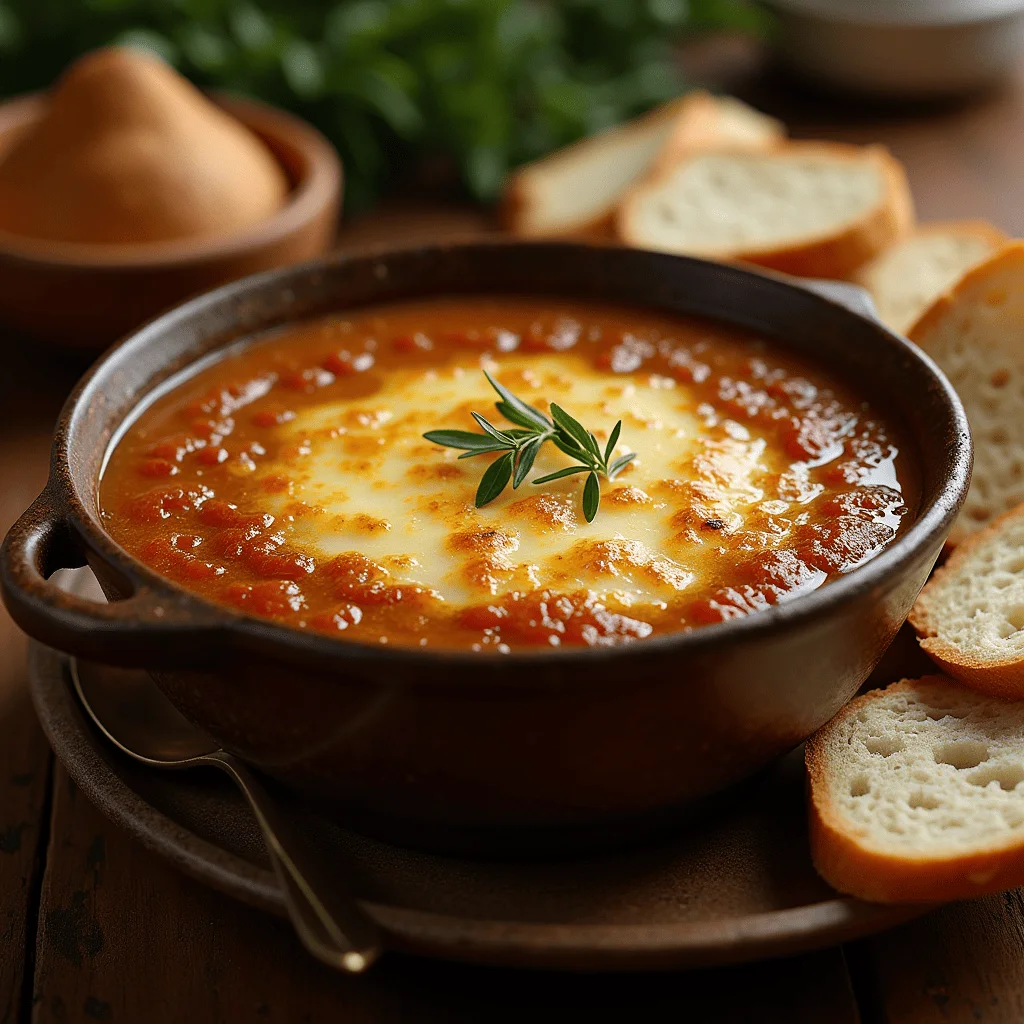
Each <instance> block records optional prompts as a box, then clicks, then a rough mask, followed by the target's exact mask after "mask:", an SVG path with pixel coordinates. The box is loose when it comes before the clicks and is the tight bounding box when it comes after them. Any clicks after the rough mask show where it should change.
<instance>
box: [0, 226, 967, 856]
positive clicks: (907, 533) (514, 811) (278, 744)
mask: <svg viewBox="0 0 1024 1024" xmlns="http://www.w3.org/2000/svg"><path fill="white" fill-rule="evenodd" d="M815 288H816V289H817V290H808V288H804V287H800V286H798V285H797V284H795V283H792V282H790V281H787V280H783V279H781V278H777V277H768V276H765V275H761V274H757V273H754V272H751V271H749V270H745V269H742V268H739V267H730V266H723V265H719V264H714V263H710V262H706V261H702V260H696V259H684V258H680V257H673V256H666V255H661V254H657V253H646V252H638V251H634V250H627V249H618V248H611V247H587V246H582V245H572V244H562V243H529V244H516V245H509V244H502V243H477V244H469V245H452V246H438V247H433V248H424V249H417V250H409V251H406V252H398V253H390V254H385V255H380V256H373V255H368V256H362V257H357V258H343V257H335V258H332V259H330V260H328V261H326V262H322V263H319V264H311V265H308V266H304V267H298V268H292V269H288V270H282V271H276V272H272V273H269V274H264V275H261V276H258V277H254V278H250V279H249V280H246V281H241V282H237V283H235V284H233V285H229V286H227V287H225V288H222V289H220V290H218V291H216V292H214V293H212V294H210V295H206V296H204V297H202V298H199V299H196V300H194V301H192V302H190V303H188V304H186V305H185V306H182V307H181V308H179V309H177V310H175V311H173V312H171V313H168V314H167V315H165V316H163V317H162V318H160V319H159V320H157V321H155V322H154V323H151V324H149V325H148V326H147V327H145V328H143V329H142V330H141V331H139V332H137V333H136V334H134V335H133V336H132V337H130V338H128V339H126V340H125V341H123V342H122V343H121V344H120V345H118V346H117V347H116V348H114V349H112V350H111V351H110V352H108V353H107V354H106V356H105V357H104V358H103V359H102V360H101V361H100V362H99V363H98V364H97V365H96V366H95V367H94V368H93V369H92V370H91V371H90V372H89V373H88V374H87V375H86V377H85V378H84V379H83V380H82V382H81V383H80V384H79V386H78V387H77V389H76V390H75V392H74V393H73V394H72V396H71V398H70V399H69V400H68V404H67V406H66V407H65V409H64V412H63V414H62V416H61V419H60V422H59V424H58V427H57V433H56V438H55V441H54V447H53V462H52V470H51V476H50V480H49V482H48V484H47V487H46V489H45V490H44V492H43V493H42V495H41V496H40V497H39V498H38V499H37V501H36V502H35V504H34V505H33V506H32V508H31V509H29V511H28V512H26V513H25V515H24V516H23V517H22V518H21V520H20V521H19V522H18V523H17V524H16V526H15V527H14V529H13V530H12V531H11V533H10V534H9V535H8V537H7V540H6V541H5V544H4V547H3V550H2V552H0V583H2V586H3V594H4V598H5V600H6V602H7V604H8V607H9V608H10V610H11V613H12V615H13V616H14V618H15V619H16V621H17V622H18V623H19V624H20V625H21V626H22V627H23V628H24V629H25V630H26V631H27V632H28V633H30V634H31V635H32V636H34V637H36V638H37V639H39V640H41V641H42V642H43V643H46V644H48V645H50V646H52V647H57V648H60V649H62V650H65V651H70V652H72V653H74V654H78V655H82V656H84V657H87V658H90V659H92V660H96V661H106V662H110V663H117V664H121V665H129V666H135V667H142V668H147V669H149V670H150V671H151V672H152V673H153V674H154V676H155V677H156V679H157V681H158V682H159V684H160V685H161V687H162V688H163V689H164V691H165V692H166V693H167V695H168V696H169V697H170V698H171V700H173V701H174V702H175V704H177V706H178V707H179V708H180V709H181V710H182V711H183V712H184V713H185V714H186V715H188V717H189V718H191V719H192V720H194V721H195V722H197V723H198V724H199V725H201V726H202V727H203V728H204V729H206V730H207V731H208V732H209V733H210V734H211V735H213V736H215V737H216V738H217V739H218V740H219V741H220V742H222V743H223V744H224V745H225V746H226V747H227V748H228V749H230V750H232V751H234V752H236V753H238V754H239V755H240V756H241V757H243V758H245V759H246V760H248V761H250V762H251V763H253V764H255V765H258V766H259V767H261V768H263V769H264V770H265V771H266V772H268V773H270V774H271V775H274V776H276V777H277V778H279V779H281V780H284V781H286V782H288V783H290V784H292V785H294V786H296V787H298V788H299V789H301V790H303V791H306V792H309V793H315V794H319V795H320V796H321V797H325V798H328V799H329V800H330V801H331V802H333V803H334V804H335V805H336V806H337V807H339V808H341V809H342V811H343V813H344V815H345V817H346V819H347V821H348V822H349V823H350V824H355V825H357V826H358V827H360V828H362V829H364V830H367V831H373V832H376V833H378V834H383V835H387V836H390V837H392V838H394V837H398V838H400V839H402V840H404V841H407V842H414V843H420V844H425V845H432V846H446V847H449V848H456V847H459V848H463V849H465V848H471V847H477V848H479V847H487V846H489V847H496V848H497V849H499V850H501V851H502V852H505V853H508V852H511V851H513V850H515V849H521V848H531V847H532V848H536V847H544V846H549V847H550V846H552V845H554V844H560V845H563V846H565V845H566V844H572V845H576V846H580V845H587V844H591V843H597V842H599V841H601V842H604V841H609V840H613V839H621V838H622V837H623V836H629V835H633V836H635V835H638V834H639V830H642V829H650V828H654V827H656V826H659V825H662V824H663V823H664V822H666V821H671V820H674V819H675V818H677V817H678V816H679V814H680V813H681V811H685V810H686V809H687V808H691V807H692V806H693V805H694V803H695V802H696V801H700V800H701V799H702V798H706V797H708V796H709V795H710V794H716V793H718V792H720V791H722V790H723V789H725V788H726V787H728V786H729V785H731V784H733V783H736V782H738V781H739V780H741V779H744V778H746V777H749V776H750V775H752V774H753V773H755V772H756V771H757V770H758V769H760V768H761V767H763V766H764V765H766V764H768V763H769V762H770V761H772V760H773V759H774V758H776V757H778V756H779V755H781V754H783V753H785V752H786V751H788V750H790V749H792V748H793V747H794V746H795V745H796V744H798V743H799V742H800V741H801V740H803V739H804V738H806V737H807V736H808V735H810V734H811V733H812V732H814V731H815V730H816V729H817V728H818V727H819V726H821V725H822V724H823V723H824V722H826V721H828V719H829V718H831V717H832V715H834V714H835V713H836V711H838V710H839V708H840V707H842V706H843V704H845V703H846V701H848V700H849V699H850V697H851V696H852V695H853V694H854V693H855V692H856V690H857V688H858V687H859V686H860V684H861V683H862V682H863V681H864V680H865V679H866V678H867V676H868V674H869V673H870V672H871V670H872V668H873V667H874V665H875V664H876V663H877V662H878V660H879V658H880V657H881V656H882V654H883V652H884V651H885V650H886V648H887V647H888V645H889V643H890V641H891V640H892V638H893V636H894V635H895V634H896V631H897V630H898V629H899V627H900V625H901V623H902V622H903V621H904V619H905V618H906V616H907V614H908V612H909V610H910V607H911V605H912V604H913V602H914V600H915V598H916V597H917V594H918V592H919V591H920V589H921V587H922V586H923V585H924V582H925V579H926V577H927V575H928V572H929V570H930V568H931V566H932V563H933V562H934V561H935V558H936V556H937V555H938V553H939V550H940V549H941V547H942V544H943V541H944V539H945V537H946V535H947V534H948V532H949V529H950V526H951V525H952V522H953V519H954V518H955V516H956V513H957V511H958V509H959V507H960V504H961V502H962V501H963V498H964V495H965V494H966V491H967V485H968V481H969V477H970V469H971V444H970V436H969V433H968V428H967V420H966V418H965V416H964V412H963V409H962V408H961V406H960V403H959V401H958V400H957V397H956V395H955V393H954V392H953V390H952V388H951V387H950V385H949V383H948V382H947V381H946V380H945V378H944V377H943V376H942V375H941V373H940V372H939V371H938V369H937V368H936V367H935V365H934V364H933V363H932V362H931V361H930V360H929V359H928V358H927V357H926V356H925V355H923V354H922V353H921V352H920V350H918V349H917V348H915V347H914V346H913V345H911V344H910V343H909V342H907V341H906V340H905V339H903V338H900V337H897V336H896V335H894V334H892V333H891V332H889V331H888V330H886V329H885V328H884V327H883V326H881V324H879V323H878V322H877V321H876V320H874V319H872V318H871V317H870V316H869V315H866V313H865V310H870V303H867V304H866V305H865V302H866V299H865V298H864V297H863V293H861V292H860V291H859V290H858V289H855V288H851V287H850V286H844V285H817V286H815ZM472 292H485V293H499V292H504V293H511V294H517V293H518V294H523V293H535V294H536V293H548V294H555V295H564V296H574V297H578V298H583V299H586V298H588V297H589V298H600V299H602V300H605V301H613V302H614V301H620V302H629V303H634V304H636V303H639V304H641V305H644V306H646V307H648V308H650V309H652V310H663V311H675V312H679V313H684V314H701V315H706V316H711V317H715V318H717V319H719V320H721V321H725V322H728V323H731V324H737V325H741V326H744V327H747V328H752V329H754V330H757V331H760V332H762V333H763V334H765V335H769V336H772V337H774V338H777V339H779V342H780V344H783V345H785V346H787V347H789V348H791V349H793V350H795V351H797V352H802V353H804V354H806V355H808V356H810V357H812V358H814V359H815V360H817V361H819V362H820V363H822V364H823V365H825V366H826V367H828V368H829V369H830V370H831V371H832V372H833V373H835V374H837V375H839V376H840V377H842V378H843V379H845V380H848V381H849V382H850V383H851V384H852V385H853V386H854V387H856V388H859V389H861V390H862V392H863V393H865V394H866V395H868V396H871V397H873V399H874V400H875V401H876V402H877V403H878V404H879V405H880V406H881V408H883V409H886V410H888V412H889V414H890V416H891V417H892V418H893V419H894V420H896V421H897V422H899V423H901V424H902V426H903V428H904V430H905V432H906V434H907V436H908V437H909V438H910V439H911V441H912V443H913V445H914V447H915V448H916V452H911V455H912V457H914V456H916V458H917V460H918V463H919V469H920V473H921V488H922V489H921V499H920V502H919V505H918V507H917V508H916V509H915V510H912V512H911V514H910V524H909V526H908V527H907V528H906V529H905V530H904V532H903V533H902V534H901V535H900V536H899V537H898V538H897V539H896V541H895V542H894V543H893V544H891V545H890V546H889V547H888V548H887V549H886V550H885V551H883V552H882V553H881V554H879V555H878V556H877V557H876V558H874V559H872V560H871V561H870V562H868V563H867V564H865V565H863V566H861V567H860V568H858V569H855V570H854V571H852V572H850V573H849V574H848V575H846V576H844V577H843V578H841V579H839V580H836V581H835V582H832V583H830V584H828V585H827V586H825V587H823V588H821V589H820V590H817V591H815V592H813V593H809V594H806V595H803V596H800V597H798V598H796V599H794V600H792V601H789V602H786V603H784V604H781V605H778V606H776V607H774V608H772V609H770V610H767V611H762V612H758V613H756V614H754V615H751V616H749V617H747V618H744V619H738V620H733V621H730V622H725V623H722V624H720V625H714V626H707V627H704V628H702V629H698V630H695V631H693V632H691V633H685V634H684V633H681V634H675V635H666V636H662V637H657V638H653V639H650V640H645V641H642V642H640V643H635V644H632V645H628V646H622V647H617V648H605V649H582V650H547V649H545V650H537V651H529V652H522V653H516V654H512V655H509V656H505V657H501V656H489V655H482V654H474V653H472V652H442V651H434V650H430V649H419V648H417V649H401V648H398V647H385V646H381V645H365V644H357V643H352V642H346V641H344V640H338V639H334V638H331V637H328V636H323V635H316V634H310V633H304V632H301V631H298V630H294V629H290V628H288V627H285V626H281V625H277V624H275V623H273V622H269V621H266V620H261V619H257V618H253V617H249V616H246V615H243V614H241V613H239V612H235V611H232V610H230V609H228V608H226V607H221V606H218V605H216V604H213V603H211V602H209V601H207V600H205V599H204V598H201V597H198V596H196V595H194V594H191V593H189V592H187V591H185V590H183V589H182V588H180V587H178V586H176V585H175V584H173V583H171V582H169V581H168V580H166V579H164V578H162V577H160V576H159V575H157V574H156V573H154V572H153V571H152V570H150V569H148V568H146V567H145V566H144V565H142V564H141V563H139V562H138V561H136V560H135V559H134V558H133V557H132V556H131V555H129V554H128V553H127V552H125V551H124V550H123V549H121V548H120V547H119V546H118V545H117V544H116V543H115V542H114V541H113V540H112V539H111V538H110V537H109V536H108V534H107V533H106V532H105V531H104V528H103V524H102V522H101V521H100V518H99V515H98V512H97V483H98V479H99V475H100V472H101V467H102V464H103V459H104V453H105V452H106V450H107V448H108V447H109V445H110V443H111V440H112V438H115V437H116V436H117V433H118V431H119V430H120V429H121V428H122V427H123V426H124V424H125V423H126V422H128V421H130V420H131V418H132V416H133V415H134V413H135V411H136V410H137V409H138V408H139V403H140V402H142V401H143V400H145V398H146V396H147V395H149V394H151V393H152V391H153V390H154V388H157V387H159V386H160V385H161V384H162V383H163V382H165V381H167V379H168V378H169V377H171V376H172V375H173V374H175V373H178V372H179V371H181V370H182V369H183V368H187V367H188V366H190V365H191V364H193V363H195V361H196V360H197V359H200V358H202V357H203V356H205V355H206V354H207V353H209V352H211V351H213V350H217V349H221V348H223V347H224V346H226V345H231V344H233V343H234V342H235V341H236V340H238V339H239V338H244V337H246V336H248V335H251V334H253V333H254V332H257V331H262V330H265V329H268V328H272V327H276V326H279V325H281V324H285V323H288V322H289V321H293V320H296V319H299V318H302V317H309V316H317V315H322V314H325V313H328V312H331V311H336V310H338V309H345V308H350V307H355V306H360V305H364V304H367V303H374V302H391V301H395V300H400V299H404V298H410V297H415V296H425V295H438V294H453V293H455V294H458V293H472ZM844 303H847V304H844ZM848 303H853V305H854V308H850V306H849V305H848ZM858 304H859V305H858ZM85 563H88V564H89V565H90V566H91V567H92V569H93V571H94V572H95V573H96V575H97V577H98V578H99V580H100V582H101V584H102V586H103V588H104V591H105V592H106V593H107V595H108V597H110V598H111V599H112V603H111V604H108V605H100V604H97V603H95V602H91V601H88V600H85V599H83V598H81V597H77V596H73V595H69V594H66V593H64V592H62V591H60V590H59V589H58V588H57V587H56V586H55V585H54V584H53V583H50V582H49V581H48V579H47V577H49V576H50V575H51V574H52V573H53V572H54V571H55V570H57V569H59V568H61V567H67V566H78V565H82V564H85Z"/></svg>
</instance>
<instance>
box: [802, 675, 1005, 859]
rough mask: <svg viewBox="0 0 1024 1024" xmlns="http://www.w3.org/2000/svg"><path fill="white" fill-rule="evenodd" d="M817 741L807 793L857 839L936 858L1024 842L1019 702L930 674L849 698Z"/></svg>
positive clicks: (885, 850)
mask: <svg viewBox="0 0 1024 1024" xmlns="http://www.w3.org/2000/svg"><path fill="white" fill-rule="evenodd" d="M818 743H819V750H818V756H819V757H821V758H822V759H823V762H824V763H825V764H827V771H826V772H824V774H823V775H819V776H817V777H815V786H816V787H819V786H824V787H826V792H825V793H824V794H816V797H815V799H816V800H817V799H819V796H824V798H825V800H826V801H827V802H828V803H830V804H831V808H830V812H831V813H830V814H829V815H828V816H829V817H830V818H832V819H833V820H834V821H836V820H837V819H839V820H838V821H836V823H837V824H838V825H839V827H841V828H842V830H843V831H844V832H845V833H846V835H847V836H848V838H850V839H852V840H853V841H854V842H855V843H857V845H858V846H861V847H867V848H870V849H871V850H872V851H874V852H878V853H884V854H889V855H897V856H915V857H921V858H928V859H937V858H945V857H953V856H960V855H964V854H967V853H971V852H974V851H976V850H977V849H978V848H979V847H993V846H995V847H1003V846H1006V845H1010V844H1016V843H1020V842H1022V841H1024V785H1022V783H1024V702H1017V703H1010V702H1002V701H997V700H993V699H991V698H988V697H984V696H982V695H980V694H976V693H973V692H971V691H969V690H964V689H961V688H960V687H958V686H956V685H955V684H954V683H953V682H952V681H951V680H947V679H945V678H944V677H942V676H931V677H927V678H925V679H921V680H916V681H913V682H912V683H907V682H904V683H901V684H897V685H896V686H894V687H890V688H889V689H888V690H886V691H876V692H875V693H872V694H869V695H868V696H866V697H863V698H861V699H860V700H858V701H856V702H854V704H853V705H851V706H850V708H849V709H848V711H847V712H846V713H842V714H841V715H840V716H839V717H837V719H835V720H834V721H833V722H832V723H831V724H830V725H829V726H826V727H825V729H824V730H823V731H822V733H820V734H819V739H818ZM812 771H813V770H812Z"/></svg>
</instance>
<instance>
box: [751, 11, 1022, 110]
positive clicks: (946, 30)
mask: <svg viewBox="0 0 1024 1024" xmlns="http://www.w3.org/2000/svg"><path fill="white" fill-rule="evenodd" d="M764 3H765V6H767V7H769V8H770V9H771V10H773V11H774V12H775V14H776V16H777V18H778V22H779V29H780V31H779V41H778V43H779V49H780V52H781V55H782V56H783V58H784V59H785V60H786V61H787V62H788V63H789V64H790V65H791V66H792V67H794V68H795V69H797V70H798V71H800V72H802V73H803V74H805V75H808V76H810V77H813V78H816V79H819V80H821V81H823V82H827V83H829V84H830V85H833V86H838V87H840V88H844V89H850V90H854V91H857V92H861V93H870V94H874V95H878V96H890V97H896V98H901V99H927V98H935V97H941V96H952V95H956V94H959V93H965V92H970V91H972V90H976V89H980V88H983V87H984V86H986V85H990V84H992V83H993V82H996V81H998V80H999V79H1000V78H1002V77H1003V76H1005V75H1006V74H1007V73H1008V72H1009V71H1010V70H1011V69H1012V68H1013V67H1014V66H1015V65H1016V64H1017V63H1018V62H1019V60H1020V58H1021V55H1022V54H1024V0H764Z"/></svg>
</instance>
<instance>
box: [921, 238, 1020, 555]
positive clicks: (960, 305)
mask: <svg viewBox="0 0 1024 1024" xmlns="http://www.w3.org/2000/svg"><path fill="white" fill-rule="evenodd" d="M1004 275H1005V277H1006V278H1007V279H1008V280H1009V281H1011V282H1013V284H1014V286H1015V287H1014V290H1015V291H1016V292H1017V293H1018V294H1019V295H1020V298H1019V299H1018V305H1019V306H1020V307H1021V308H1024V242H1019V241H1014V242H1009V243H1008V244H1007V245H1005V246H1003V247H1002V248H1001V249H999V250H998V251H996V252H995V253H993V255H992V256H990V257H989V258H988V259H987V260H985V261H983V262H981V263H979V264H977V265H976V266H975V267H973V268H971V269H970V270H968V271H967V273H966V274H964V276H963V277H961V278H960V280H959V281H958V282H957V283H956V284H955V285H953V287H952V288H949V289H948V290H947V291H945V292H944V293H943V294H942V295H940V296H939V297H938V298H937V299H936V300H935V301H934V302H933V303H932V304H931V306H930V307H929V308H928V309H927V310H926V311H925V313H923V314H922V316H921V317H920V318H919V319H918V321H917V323H916V324H914V326H913V328H911V330H910V331H908V332H907V337H908V338H909V339H910V340H911V341H912V342H914V344H916V345H919V346H920V347H921V348H922V349H924V351H925V352H926V353H928V354H929V355H933V356H936V355H937V353H935V351H934V350H935V343H934V342H933V340H932V334H933V332H936V331H938V330H939V329H940V328H941V327H942V326H943V323H944V321H945V320H946V318H947V317H952V318H955V317H957V316H958V314H959V313H960V311H961V310H962V311H963V316H964V317H968V318H969V312H970V307H971V306H981V305H988V306H992V304H993V303H992V300H993V298H994V297H995V293H996V292H998V291H1000V290H1001V286H999V287H990V285H991V284H992V282H993V281H994V280H995V279H997V278H1000V277H1003V276H1004ZM1003 298H1004V299H1005V296H1003ZM1008 337H1009V339H1010V344H1009V345H1007V353H1008V355H1009V356H1010V357H1011V358H1013V359H1015V360H1016V362H1017V363H1018V365H1022V366H1024V353H1019V352H1017V350H1016V348H1017V346H1015V345H1014V344H1013V333H1012V332H1008ZM939 362H940V364H941V358H939ZM954 383H956V382H955V381H954ZM961 399H965V395H964V394H961ZM964 404H965V406H966V408H967V417H968V420H970V421H972V422H971V429H972V431H974V432H975V434H976V435H977V432H976V427H977V422H976V417H975V416H974V415H972V409H971V404H972V403H971V402H970V401H969V400H965V401H964ZM1012 415H1015V416H1016V415H1018V413H1017V411H1014V412H1013V413H1012ZM975 440H976V442H977V436H976V437H975ZM974 469H975V478H976V479H975V481H974V482H973V483H972V488H971V493H969V494H968V499H967V507H966V509H967V511H968V512H969V511H970V507H971V499H972V496H973V494H974V490H975V486H976V483H977V477H978V475H979V473H978V471H979V458H978V456H976V458H975V467H974ZM1002 511H1003V512H1005V511H1007V509H1006V507H1005V505H1004V507H1003V509H1002ZM991 522H992V521H991V520H990V521H989V522H987V523H984V525H982V524H981V523H978V524H976V525H975V524H973V523H972V521H971V520H970V519H969V518H968V516H967V515H965V513H964V512H961V514H960V516H959V518H958V519H957V520H956V522H955V523H954V524H953V529H952V531H951V532H950V535H949V540H948V542H947V543H948V546H949V547H950V548H954V547H957V546H958V545H960V544H963V543H964V541H966V539H967V538H968V537H969V536H971V535H972V534H974V533H976V532H978V531H979V530H982V529H985V528H987V527H988V526H989V525H990V524H991Z"/></svg>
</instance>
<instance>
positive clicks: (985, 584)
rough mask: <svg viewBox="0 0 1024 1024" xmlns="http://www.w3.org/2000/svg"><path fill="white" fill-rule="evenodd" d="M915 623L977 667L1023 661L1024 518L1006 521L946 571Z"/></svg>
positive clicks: (923, 601) (1020, 515) (1021, 515)
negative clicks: (973, 662)
mask: <svg viewBox="0 0 1024 1024" xmlns="http://www.w3.org/2000/svg"><path fill="white" fill-rule="evenodd" d="M914 622H915V624H916V625H919V626H920V627H921V628H922V631H923V632H925V633H926V635H928V636H931V637H936V638H938V639H939V640H941V641H942V642H943V643H944V644H948V645H952V646H953V647H956V648H958V649H959V650H960V651H961V652H963V653H964V655H965V656H967V657H971V658H973V660H976V661H990V662H993V663H1004V662H1006V661H1008V660H1009V661H1013V660H1017V659H1020V658H1024V512H1018V513H1016V514H1014V515H1012V516H1007V517H1005V518H1004V519H1003V520H1001V521H1000V523H999V528H998V530H997V531H993V532H992V533H986V534H985V535H984V537H983V538H979V542H978V543H977V544H976V545H973V546H972V548H971V550H970V552H969V554H968V556H967V557H964V558H960V559H957V560H956V561H955V562H952V563H950V564H949V565H947V566H946V567H945V568H944V569H943V570H941V571H940V573H939V574H938V575H937V576H936V577H935V578H934V582H933V583H932V584H931V585H930V586H929V588H928V590H927V591H925V593H924V594H923V595H922V597H921V600H920V602H919V607H918V608H917V609H915V614H914Z"/></svg>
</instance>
